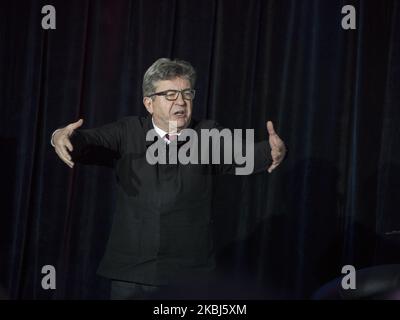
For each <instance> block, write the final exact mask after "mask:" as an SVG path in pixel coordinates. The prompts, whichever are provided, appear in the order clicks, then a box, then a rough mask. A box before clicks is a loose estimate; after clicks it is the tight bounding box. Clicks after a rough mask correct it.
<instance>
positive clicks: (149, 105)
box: [143, 97, 153, 114]
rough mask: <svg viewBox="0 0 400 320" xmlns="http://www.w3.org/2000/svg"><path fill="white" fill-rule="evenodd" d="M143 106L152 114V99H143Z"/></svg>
mask: <svg viewBox="0 0 400 320" xmlns="http://www.w3.org/2000/svg"><path fill="white" fill-rule="evenodd" d="M143 104H144V106H145V107H146V109H147V111H148V112H149V113H150V114H153V99H152V98H149V97H144V98H143Z"/></svg>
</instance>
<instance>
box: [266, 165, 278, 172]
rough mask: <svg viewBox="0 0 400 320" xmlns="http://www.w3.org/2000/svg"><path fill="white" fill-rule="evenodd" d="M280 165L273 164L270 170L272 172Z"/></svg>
mask: <svg viewBox="0 0 400 320" xmlns="http://www.w3.org/2000/svg"><path fill="white" fill-rule="evenodd" d="M277 166H278V165H277V164H272V165H271V166H270V167H269V168H268V172H269V173H271V172H272V171H273V170H274V169H275V168H276V167H277Z"/></svg>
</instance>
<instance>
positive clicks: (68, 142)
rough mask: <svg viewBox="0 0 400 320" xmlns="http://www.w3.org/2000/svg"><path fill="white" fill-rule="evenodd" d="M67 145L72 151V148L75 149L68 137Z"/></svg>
mask: <svg viewBox="0 0 400 320" xmlns="http://www.w3.org/2000/svg"><path fill="white" fill-rule="evenodd" d="M65 145H66V146H67V148H68V150H69V151H70V152H72V150H74V147H73V146H72V143H71V141H70V140H69V139H68V138H65Z"/></svg>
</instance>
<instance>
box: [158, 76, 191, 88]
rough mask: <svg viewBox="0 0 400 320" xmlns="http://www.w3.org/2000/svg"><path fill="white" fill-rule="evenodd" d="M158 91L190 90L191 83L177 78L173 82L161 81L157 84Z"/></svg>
mask: <svg viewBox="0 0 400 320" xmlns="http://www.w3.org/2000/svg"><path fill="white" fill-rule="evenodd" d="M155 86H156V88H157V91H163V90H170V89H172V90H182V89H187V88H190V82H189V81H188V80H187V79H184V78H175V79H171V80H161V81H157V82H156V83H155Z"/></svg>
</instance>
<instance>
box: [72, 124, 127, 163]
mask: <svg viewBox="0 0 400 320" xmlns="http://www.w3.org/2000/svg"><path fill="white" fill-rule="evenodd" d="M126 132H127V131H126V121H125V119H122V120H119V121H116V122H113V123H109V124H106V125H104V126H101V127H98V128H93V129H82V130H75V131H74V133H73V134H72V136H71V137H70V140H71V144H72V146H73V151H72V152H71V157H72V161H74V162H77V163H81V164H95V165H105V166H113V163H114V160H115V159H117V158H119V157H120V156H121V155H122V154H123V153H124V150H125V145H126Z"/></svg>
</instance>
